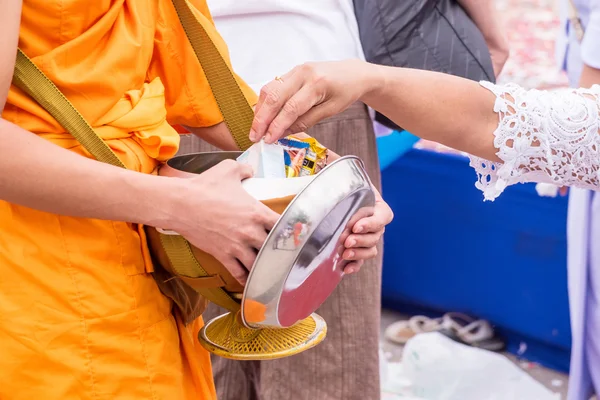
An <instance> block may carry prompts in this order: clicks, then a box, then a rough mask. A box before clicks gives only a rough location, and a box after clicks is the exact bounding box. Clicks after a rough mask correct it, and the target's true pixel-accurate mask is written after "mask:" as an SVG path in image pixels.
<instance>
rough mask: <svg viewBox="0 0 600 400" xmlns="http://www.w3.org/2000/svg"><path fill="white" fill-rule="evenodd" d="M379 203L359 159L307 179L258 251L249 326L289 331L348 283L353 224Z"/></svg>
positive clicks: (212, 156)
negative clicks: (348, 250) (348, 249)
mask: <svg viewBox="0 0 600 400" xmlns="http://www.w3.org/2000/svg"><path fill="white" fill-rule="evenodd" d="M240 154H241V153H239V152H211V153H196V154H189V155H184V156H178V157H175V158H174V159H172V160H170V161H169V162H168V163H167V165H166V166H165V167H163V169H161V175H167V176H179V177H186V176H187V177H190V176H194V174H198V173H201V172H204V171H206V170H207V169H209V168H211V167H213V166H215V165H216V164H218V163H219V162H221V161H223V160H226V159H235V158H237V157H238V156H239V155H240ZM251 179H256V178H251ZM289 179H301V178H289ZM374 204H375V194H374V193H373V190H372V188H371V182H370V180H369V177H368V175H367V173H366V171H365V168H364V164H363V162H362V161H361V160H360V159H359V158H357V157H354V156H346V157H342V158H340V159H338V160H336V161H334V162H333V163H331V164H330V165H328V166H327V167H325V168H324V169H323V170H322V171H321V172H320V173H319V174H317V175H316V176H314V177H313V179H311V180H310V181H308V183H307V185H306V186H305V187H304V188H303V189H302V190H301V191H300V192H299V193H298V194H297V195H296V197H295V198H294V199H293V200H292V201H291V203H290V204H289V205H288V207H287V208H286V210H285V211H284V212H283V214H282V215H281V217H280V218H279V220H278V222H277V223H276V225H275V227H274V228H273V229H272V230H271V232H270V233H269V235H268V237H267V240H266V242H265V244H264V245H263V247H262V249H261V250H260V252H259V253H258V256H257V258H256V261H255V263H254V266H253V267H252V269H251V271H250V275H249V277H248V280H247V283H246V287H245V289H244V294H243V296H242V299H241V317H242V321H243V323H244V325H246V326H247V327H249V328H267V327H273V328H285V327H289V326H292V325H294V324H295V323H296V322H298V321H300V320H302V319H305V318H307V317H308V316H310V315H311V314H312V313H313V312H315V311H316V310H317V308H318V307H319V306H320V305H321V304H323V302H324V301H325V300H326V299H327V298H328V297H329V296H330V295H331V293H332V292H333V290H334V289H335V288H336V287H337V285H338V284H339V282H340V281H341V279H342V278H343V275H344V273H343V270H344V267H345V266H346V264H347V262H346V261H344V260H342V258H341V255H342V253H343V251H344V246H343V244H344V241H345V240H346V238H347V236H348V235H349V234H350V230H351V228H352V226H353V225H354V223H355V222H356V220H358V219H359V218H360V217H363V216H367V215H370V214H372V213H373V206H374ZM257 306H258V307H259V308H260V312H258V313H257V312H256V309H257Z"/></svg>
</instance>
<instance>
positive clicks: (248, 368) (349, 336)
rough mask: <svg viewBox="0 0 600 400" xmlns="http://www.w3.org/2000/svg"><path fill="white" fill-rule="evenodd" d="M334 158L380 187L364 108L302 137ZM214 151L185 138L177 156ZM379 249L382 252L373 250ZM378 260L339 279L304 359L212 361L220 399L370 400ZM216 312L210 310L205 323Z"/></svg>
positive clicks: (375, 379) (375, 370)
mask: <svg viewBox="0 0 600 400" xmlns="http://www.w3.org/2000/svg"><path fill="white" fill-rule="evenodd" d="M309 134H310V135H311V136H314V137H316V138H317V139H318V140H319V141H320V142H321V143H322V144H323V145H325V146H326V147H328V148H330V149H332V150H333V151H335V152H337V153H339V154H341V155H348V154H352V155H356V156H358V157H360V158H361V159H362V160H363V161H364V162H365V164H366V166H367V172H368V173H369V176H370V177H371V179H372V181H373V183H374V184H375V185H376V186H377V187H379V186H380V173H379V165H378V164H379V163H378V158H377V146H376V141H375V135H374V133H373V126H372V123H371V120H370V118H369V115H368V112H367V109H366V107H365V106H364V105H362V104H356V105H354V106H352V107H351V108H350V109H348V110H347V111H346V112H344V113H342V114H339V115H337V116H335V117H332V118H330V119H328V120H325V121H323V122H321V123H320V124H319V125H317V126H315V127H314V128H313V129H311V130H310V131H309ZM209 150H214V148H212V147H211V146H210V145H208V144H206V143H203V142H201V141H200V140H197V139H196V138H195V137H185V138H183V140H182V142H181V150H180V152H181V153H188V152H197V151H209ZM380 250H381V249H380ZM380 290H381V251H380V256H379V257H378V258H377V259H375V260H371V261H369V262H367V263H366V265H365V266H364V267H363V268H362V269H361V271H360V272H359V273H358V274H355V275H353V276H348V277H346V278H344V280H343V281H342V283H341V284H340V285H339V287H338V288H337V290H336V291H335V292H334V294H333V295H332V296H331V297H330V298H329V299H328V300H327V301H326V302H325V304H323V306H322V307H321V308H320V309H319V310H318V313H319V314H320V315H321V316H322V317H323V318H325V320H326V321H327V325H328V334H327V338H326V339H325V341H324V342H323V343H322V344H320V345H319V346H317V347H316V348H314V349H311V350H308V351H306V352H305V353H302V354H299V355H296V356H293V357H289V358H284V359H280V360H274V361H263V362H255V361H232V360H225V359H222V358H220V357H216V356H213V358H212V360H213V371H214V375H215V384H216V387H217V393H218V398H219V400H281V399H290V400H292V399H293V400H341V399H343V400H366V399H368V400H377V399H379V398H380V389H379V354H378V348H379V347H378V346H379V322H380V314H381V302H380ZM222 313H223V310H221V309H219V308H218V307H216V306H214V305H212V304H211V305H210V306H209V307H208V310H207V311H206V312H205V313H204V315H203V317H204V319H205V320H208V319H209V318H212V317H215V316H217V315H220V314H222Z"/></svg>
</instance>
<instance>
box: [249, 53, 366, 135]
mask: <svg viewBox="0 0 600 400" xmlns="http://www.w3.org/2000/svg"><path fill="white" fill-rule="evenodd" d="M372 70H373V69H372V65H371V64H368V63H366V62H363V61H359V60H347V61H336V62H324V63H308V64H303V65H301V66H298V67H296V68H294V69H293V70H291V71H290V72H288V73H287V74H285V75H283V76H282V77H281V78H276V79H274V80H273V81H272V82H270V83H268V84H267V85H266V86H264V87H263V88H262V90H261V92H260V96H259V99H258V103H257V104H256V106H255V116H254V121H253V123H252V130H251V131H250V139H251V140H253V141H255V142H256V141H259V140H260V139H262V138H264V140H265V142H266V143H274V142H275V141H277V140H278V139H280V138H281V137H284V136H287V135H290V134H292V133H297V132H304V131H306V130H307V129H308V128H310V127H311V126H313V125H315V124H316V123H317V122H319V121H320V120H322V119H324V118H327V117H330V116H332V115H334V114H337V113H339V112H341V111H344V110H345V109H346V108H348V107H349V106H350V105H351V104H353V103H354V102H356V101H357V100H358V99H359V98H360V97H361V96H362V95H364V94H365V93H366V92H367V91H369V90H372V89H373V88H372V87H371V86H372V85H371V81H372V80H371V79H370V77H371V76H372V75H373V72H372Z"/></svg>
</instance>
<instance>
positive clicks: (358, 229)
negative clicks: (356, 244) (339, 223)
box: [354, 226, 363, 233]
mask: <svg viewBox="0 0 600 400" xmlns="http://www.w3.org/2000/svg"><path fill="white" fill-rule="evenodd" d="M362 231H363V227H362V226H358V227H356V229H355V230H354V232H356V233H361V232H362Z"/></svg>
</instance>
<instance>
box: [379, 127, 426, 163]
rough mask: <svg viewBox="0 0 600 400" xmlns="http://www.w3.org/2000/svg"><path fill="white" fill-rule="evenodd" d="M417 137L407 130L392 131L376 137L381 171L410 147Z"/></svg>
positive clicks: (417, 139)
mask: <svg viewBox="0 0 600 400" xmlns="http://www.w3.org/2000/svg"><path fill="white" fill-rule="evenodd" d="M418 141H419V138H418V137H416V136H414V135H413V134H412V133H409V132H407V131H401V132H399V131H393V132H392V133H390V134H389V135H386V136H380V137H378V138H377V152H378V153H379V166H380V168H381V170H382V171H383V170H384V169H386V168H387V167H389V166H390V165H392V164H393V163H394V162H395V161H396V160H397V159H399V158H400V157H402V156H403V155H404V154H405V153H406V152H407V151H409V150H410V149H412V147H413V145H414V144H415V143H417V142H418Z"/></svg>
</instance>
